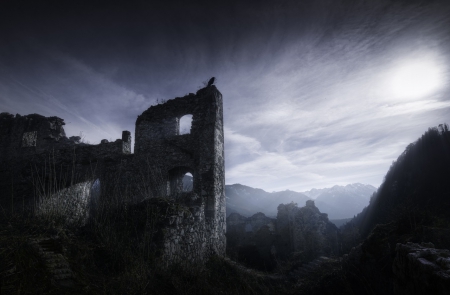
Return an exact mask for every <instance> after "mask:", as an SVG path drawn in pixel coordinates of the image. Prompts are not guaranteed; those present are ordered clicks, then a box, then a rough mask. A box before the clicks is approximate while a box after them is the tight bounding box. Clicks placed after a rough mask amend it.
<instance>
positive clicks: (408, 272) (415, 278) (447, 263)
mask: <svg viewBox="0 0 450 295" xmlns="http://www.w3.org/2000/svg"><path fill="white" fill-rule="evenodd" d="M395 251H396V256H395V259H394V263H393V265H392V270H393V272H394V276H395V278H394V294H396V295H419V294H439V295H440V294H442V295H444V294H450V251H449V250H448V249H435V248H434V245H433V244H432V243H421V244H416V243H406V244H400V243H399V244H397V247H396V249H395Z"/></svg>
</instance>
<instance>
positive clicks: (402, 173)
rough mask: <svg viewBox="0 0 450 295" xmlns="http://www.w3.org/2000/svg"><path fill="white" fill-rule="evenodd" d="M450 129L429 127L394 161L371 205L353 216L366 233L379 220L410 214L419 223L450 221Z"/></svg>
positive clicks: (393, 218)
mask: <svg viewBox="0 0 450 295" xmlns="http://www.w3.org/2000/svg"><path fill="white" fill-rule="evenodd" d="M449 179H450V131H449V129H448V126H447V125H439V127H438V128H430V129H428V131H427V132H426V133H425V134H423V135H422V136H421V137H420V138H419V139H418V140H417V141H416V142H414V143H411V144H410V145H408V147H407V148H406V149H405V151H404V152H403V153H402V154H401V155H400V156H399V157H398V159H397V160H396V161H394V162H393V163H392V165H391V167H390V169H389V171H388V172H387V174H386V176H385V180H384V182H383V184H382V185H381V186H380V188H379V189H378V191H377V193H376V194H374V196H373V197H372V198H371V200H370V205H369V206H368V207H367V208H365V209H364V210H363V211H362V212H361V213H360V214H358V215H357V216H356V217H355V218H354V219H353V220H352V226H356V227H357V228H358V229H359V230H360V234H361V236H362V237H366V236H367V235H368V234H369V232H370V231H371V230H372V229H373V228H374V227H375V225H376V224H382V223H388V222H391V221H393V220H396V219H399V218H400V217H404V216H409V217H411V218H414V220H413V221H412V222H413V223H415V224H416V225H418V224H420V223H430V222H431V223H433V222H435V223H440V224H442V225H445V224H449V222H450V216H449V215H448V211H449V209H450V186H449V185H448V183H449V182H448V180H449Z"/></svg>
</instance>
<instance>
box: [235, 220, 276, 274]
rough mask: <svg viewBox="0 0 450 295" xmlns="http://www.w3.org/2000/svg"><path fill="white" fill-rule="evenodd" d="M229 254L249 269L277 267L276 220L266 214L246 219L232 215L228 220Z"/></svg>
mask: <svg viewBox="0 0 450 295" xmlns="http://www.w3.org/2000/svg"><path fill="white" fill-rule="evenodd" d="M226 237H227V254H228V256H229V257H231V258H232V259H236V260H238V261H240V262H242V263H245V264H246V265H248V266H249V267H253V268H257V269H262V270H270V269H272V268H273V267H274V266H275V260H274V258H275V252H274V244H275V240H276V238H277V236H276V233H275V219H273V218H270V217H267V216H265V215H264V213H261V212H259V213H256V214H254V215H253V216H251V217H248V218H247V217H244V216H242V215H240V214H238V213H232V214H230V216H228V218H227V234H226Z"/></svg>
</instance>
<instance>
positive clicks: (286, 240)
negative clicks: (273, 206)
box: [275, 200, 338, 261]
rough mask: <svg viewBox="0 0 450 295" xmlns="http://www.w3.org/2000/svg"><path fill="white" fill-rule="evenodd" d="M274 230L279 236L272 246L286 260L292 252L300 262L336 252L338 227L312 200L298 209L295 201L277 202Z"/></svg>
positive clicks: (335, 253)
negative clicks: (275, 226) (287, 202)
mask: <svg viewBox="0 0 450 295" xmlns="http://www.w3.org/2000/svg"><path fill="white" fill-rule="evenodd" d="M277 233H278V235H279V239H277V243H276V245H275V247H276V250H277V255H278V257H279V258H281V259H287V258H288V257H290V255H291V253H295V255H296V256H298V257H299V258H300V259H301V260H302V261H311V260H313V259H315V258H317V257H319V256H335V255H338V229H337V228H336V226H335V225H334V224H332V223H331V222H330V221H329V220H328V216H327V214H326V213H321V212H320V211H319V209H318V208H317V207H316V206H315V205H314V201H312V200H308V201H306V205H305V206H304V207H300V208H299V207H297V205H296V204H294V203H290V204H286V205H284V204H280V205H279V206H278V215H277Z"/></svg>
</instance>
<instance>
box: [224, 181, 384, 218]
mask: <svg viewBox="0 0 450 295" xmlns="http://www.w3.org/2000/svg"><path fill="white" fill-rule="evenodd" d="M375 191H376V188H375V187H374V186H372V185H368V184H361V183H354V184H348V185H346V186H339V185H335V186H333V187H331V188H324V189H312V190H310V191H306V192H295V191H290V190H285V191H280V192H272V193H269V192H266V191H264V190H262V189H257V188H252V187H249V186H245V185H242V184H233V185H226V186H225V195H226V198H227V215H229V214H231V213H233V212H237V213H239V214H241V215H244V216H251V215H253V214H255V213H256V212H262V213H264V214H265V215H267V216H269V217H275V216H276V215H277V207H278V205H279V204H287V203H290V202H294V203H297V204H298V206H301V207H302V206H304V205H305V203H306V201H307V200H311V199H312V200H314V201H315V205H316V206H317V208H319V210H320V212H322V213H327V214H328V217H329V218H330V219H344V218H350V217H353V216H354V215H356V214H358V213H359V212H361V210H362V209H363V208H364V207H366V206H367V205H368V204H369V200H370V197H371V196H372V194H373V193H374V192H375Z"/></svg>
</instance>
